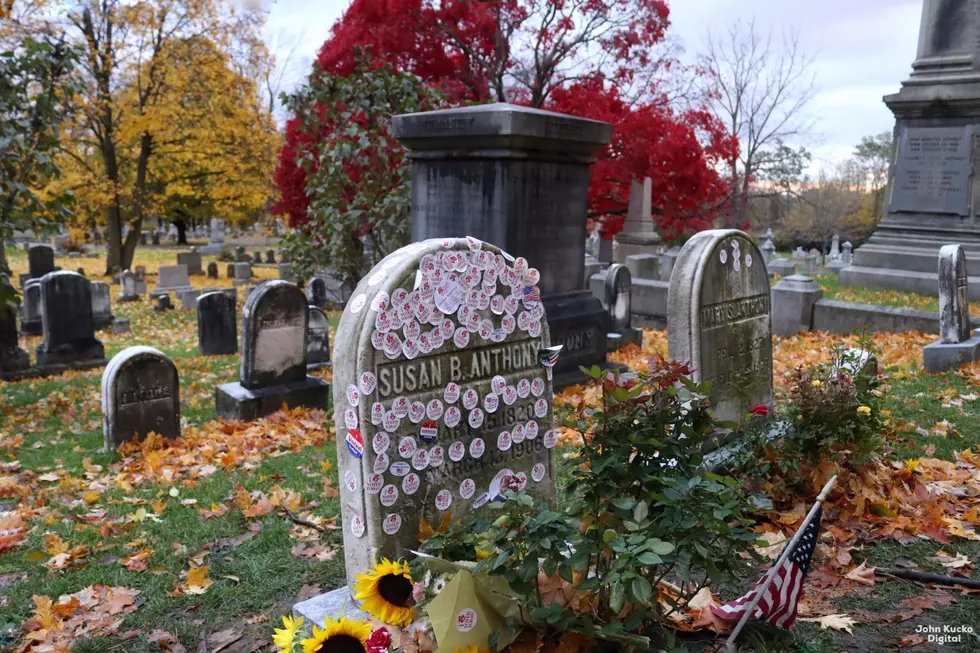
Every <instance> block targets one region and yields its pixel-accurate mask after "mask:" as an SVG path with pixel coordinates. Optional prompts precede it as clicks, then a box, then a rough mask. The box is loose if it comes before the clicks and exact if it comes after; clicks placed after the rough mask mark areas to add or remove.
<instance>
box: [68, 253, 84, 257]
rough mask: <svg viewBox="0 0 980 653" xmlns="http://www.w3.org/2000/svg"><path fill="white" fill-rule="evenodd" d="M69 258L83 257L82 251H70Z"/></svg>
mask: <svg viewBox="0 0 980 653" xmlns="http://www.w3.org/2000/svg"><path fill="white" fill-rule="evenodd" d="M68 258H82V253H81V252H68Z"/></svg>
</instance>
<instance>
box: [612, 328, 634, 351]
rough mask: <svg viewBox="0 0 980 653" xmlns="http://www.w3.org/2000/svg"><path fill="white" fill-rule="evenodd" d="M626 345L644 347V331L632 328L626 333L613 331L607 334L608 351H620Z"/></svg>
mask: <svg viewBox="0 0 980 653" xmlns="http://www.w3.org/2000/svg"><path fill="white" fill-rule="evenodd" d="M626 345H636V346H637V347H642V346H643V331H642V330H641V329H637V328H636V327H630V328H628V329H626V330H625V331H619V332H615V331H613V332H610V333H607V334H606V347H607V349H608V351H619V350H620V349H622V348H623V347H625V346H626Z"/></svg>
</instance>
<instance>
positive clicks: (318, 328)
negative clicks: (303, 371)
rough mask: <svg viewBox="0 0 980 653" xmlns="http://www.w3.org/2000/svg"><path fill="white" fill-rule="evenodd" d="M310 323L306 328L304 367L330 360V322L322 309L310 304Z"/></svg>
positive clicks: (322, 363) (319, 364) (321, 365)
mask: <svg viewBox="0 0 980 653" xmlns="http://www.w3.org/2000/svg"><path fill="white" fill-rule="evenodd" d="M309 311H310V325H309V326H308V327H307V329H306V367H307V368H308V369H309V368H316V367H323V365H325V364H327V363H329V362H330V322H329V321H328V320H327V314H326V313H324V312H323V309H321V308H317V307H316V306H310V307H309Z"/></svg>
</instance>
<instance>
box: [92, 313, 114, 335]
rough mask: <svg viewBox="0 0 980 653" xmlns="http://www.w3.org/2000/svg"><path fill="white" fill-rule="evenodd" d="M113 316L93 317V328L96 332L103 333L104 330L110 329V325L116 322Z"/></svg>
mask: <svg viewBox="0 0 980 653" xmlns="http://www.w3.org/2000/svg"><path fill="white" fill-rule="evenodd" d="M114 319H115V318H114V316H113V315H111V314H110V315H93V316H92V327H93V328H94V329H95V330H96V331H102V330H103V329H108V328H109V325H110V324H112V321H113V320H114Z"/></svg>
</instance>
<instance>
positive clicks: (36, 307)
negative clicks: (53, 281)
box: [20, 279, 42, 336]
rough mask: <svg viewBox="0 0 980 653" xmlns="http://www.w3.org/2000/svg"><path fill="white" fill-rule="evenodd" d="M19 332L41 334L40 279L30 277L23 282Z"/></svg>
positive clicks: (30, 334)
mask: <svg viewBox="0 0 980 653" xmlns="http://www.w3.org/2000/svg"><path fill="white" fill-rule="evenodd" d="M20 310H21V321H20V332H21V333H23V334H24V335H29V336H36V335H40V334H41V330H42V329H41V280H40V279H31V280H29V281H28V282H27V283H26V284H24V302H23V303H22V304H21V306H20Z"/></svg>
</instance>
